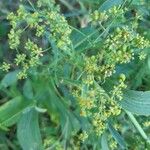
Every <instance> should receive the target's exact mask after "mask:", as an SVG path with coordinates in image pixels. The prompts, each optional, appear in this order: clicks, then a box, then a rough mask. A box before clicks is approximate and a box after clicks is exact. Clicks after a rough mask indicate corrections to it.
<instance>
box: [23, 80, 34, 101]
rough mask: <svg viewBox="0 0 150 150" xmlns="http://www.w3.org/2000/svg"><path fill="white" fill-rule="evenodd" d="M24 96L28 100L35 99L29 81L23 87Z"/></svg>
mask: <svg viewBox="0 0 150 150" xmlns="http://www.w3.org/2000/svg"><path fill="white" fill-rule="evenodd" d="M23 95H24V96H25V97H26V98H28V99H33V88H32V84H31V81H30V80H29V79H28V80H26V82H25V84H24V86H23Z"/></svg>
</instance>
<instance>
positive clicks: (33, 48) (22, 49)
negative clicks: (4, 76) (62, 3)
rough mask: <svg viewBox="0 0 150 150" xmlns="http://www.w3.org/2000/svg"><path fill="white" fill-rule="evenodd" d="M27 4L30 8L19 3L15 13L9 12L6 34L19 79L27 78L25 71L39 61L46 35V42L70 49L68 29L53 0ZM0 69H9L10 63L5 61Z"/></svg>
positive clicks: (63, 49) (69, 30) (59, 47)
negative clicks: (8, 25)
mask: <svg viewBox="0 0 150 150" xmlns="http://www.w3.org/2000/svg"><path fill="white" fill-rule="evenodd" d="M30 5H31V8H32V9H33V10H32V11H29V10H28V9H27V8H26V7H24V5H20V6H19V8H18V10H17V11H16V13H13V12H11V13H10V14H9V15H8V17H7V19H8V20H9V21H10V25H11V26H12V28H11V30H10V33H9V34H8V38H9V46H10V49H13V50H15V52H14V54H16V57H15V58H14V62H12V64H15V66H16V67H18V68H19V69H20V70H21V71H20V72H19V73H18V78H19V79H23V78H26V77H27V72H28V70H29V69H30V68H32V67H35V66H37V65H38V64H39V62H40V60H41V59H40V58H41V57H42V56H43V52H44V49H47V45H44V44H42V45H41V41H39V40H40V39H41V38H45V37H46V38H47V42H49V43H50V44H55V45H56V47H57V48H58V49H59V50H60V51H61V52H65V53H66V54H68V51H69V53H70V50H71V40H70V37H69V36H70V33H71V29H70V27H69V25H68V23H67V21H66V19H65V17H64V16H63V15H61V14H60V9H59V6H57V5H56V4H55V1H54V0H52V1H51V2H50V1H48V0H38V1H37V3H36V4H35V5H34V4H31V3H30ZM24 32H25V33H26V32H28V33H29V34H28V35H27V34H24ZM33 34H34V35H33ZM26 36H27V37H26ZM39 37H40V39H39ZM26 40H27V41H26ZM38 45H41V46H40V47H39V46H38ZM51 46H52V47H53V45H51ZM44 47H45V48H44ZM49 49H50V48H49ZM13 66H14V65H13ZM1 68H2V70H6V71H8V70H9V69H10V65H6V64H5V63H4V64H2V67H1Z"/></svg>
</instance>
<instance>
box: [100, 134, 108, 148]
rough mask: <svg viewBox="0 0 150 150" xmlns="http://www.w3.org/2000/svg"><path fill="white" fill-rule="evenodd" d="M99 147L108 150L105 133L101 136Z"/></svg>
mask: <svg viewBox="0 0 150 150" xmlns="http://www.w3.org/2000/svg"><path fill="white" fill-rule="evenodd" d="M101 146H102V150H109V147H108V142H107V135H106V133H104V134H103V135H102V138H101Z"/></svg>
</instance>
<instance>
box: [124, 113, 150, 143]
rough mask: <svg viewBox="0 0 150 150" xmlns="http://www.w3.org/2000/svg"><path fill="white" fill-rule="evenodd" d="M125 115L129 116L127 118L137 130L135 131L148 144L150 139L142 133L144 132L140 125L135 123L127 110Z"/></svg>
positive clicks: (134, 119)
mask: <svg viewBox="0 0 150 150" xmlns="http://www.w3.org/2000/svg"><path fill="white" fill-rule="evenodd" d="M125 112H126V114H127V115H128V116H129V118H130V119H131V121H132V123H133V124H134V126H135V127H136V128H137V130H138V131H139V133H140V134H141V136H142V137H143V138H144V139H145V140H146V141H147V142H148V143H150V139H149V138H148V136H147V135H146V133H145V132H144V130H143V129H142V127H141V125H140V124H139V123H138V122H137V120H136V118H135V117H134V116H133V114H132V113H131V112H129V111H127V110H125Z"/></svg>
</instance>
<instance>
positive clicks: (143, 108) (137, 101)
mask: <svg viewBox="0 0 150 150" xmlns="http://www.w3.org/2000/svg"><path fill="white" fill-rule="evenodd" d="M121 106H122V108H124V109H125V110H128V111H130V112H132V113H134V114H138V115H150V91H147V92H142V91H126V92H125V93H124V96H123V100H122V101H121Z"/></svg>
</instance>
